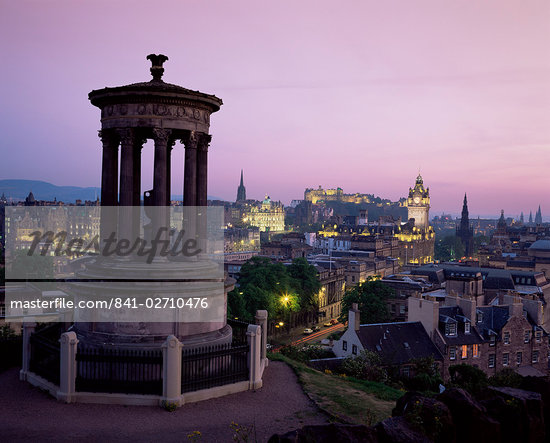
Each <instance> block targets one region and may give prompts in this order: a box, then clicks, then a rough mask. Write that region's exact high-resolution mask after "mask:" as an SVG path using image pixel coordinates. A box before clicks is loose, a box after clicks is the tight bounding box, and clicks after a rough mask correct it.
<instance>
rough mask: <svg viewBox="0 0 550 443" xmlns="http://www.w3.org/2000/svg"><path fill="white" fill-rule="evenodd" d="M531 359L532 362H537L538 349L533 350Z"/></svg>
mask: <svg viewBox="0 0 550 443" xmlns="http://www.w3.org/2000/svg"><path fill="white" fill-rule="evenodd" d="M531 361H532V362H533V363H538V362H539V351H533V356H532V358H531Z"/></svg>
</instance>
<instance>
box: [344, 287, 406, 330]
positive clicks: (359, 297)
mask: <svg viewBox="0 0 550 443" xmlns="http://www.w3.org/2000/svg"><path fill="white" fill-rule="evenodd" d="M394 296H395V291H394V290H393V289H392V288H390V287H389V286H387V285H385V284H384V283H382V282H381V281H379V280H370V281H367V282H366V283H360V284H359V285H357V286H355V287H354V288H352V289H350V290H348V291H346V293H345V294H344V298H343V300H342V314H341V315H340V318H339V320H340V321H341V322H345V321H347V319H348V311H349V310H350V308H351V305H352V304H353V303H357V304H358V308H359V312H360V313H361V323H362V324H368V323H383V322H386V321H389V320H390V313H389V311H388V305H387V301H388V299H390V298H392V297H394Z"/></svg>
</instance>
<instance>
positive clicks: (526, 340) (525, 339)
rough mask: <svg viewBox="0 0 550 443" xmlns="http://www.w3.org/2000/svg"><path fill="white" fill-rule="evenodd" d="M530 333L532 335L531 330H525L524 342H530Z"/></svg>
mask: <svg viewBox="0 0 550 443" xmlns="http://www.w3.org/2000/svg"><path fill="white" fill-rule="evenodd" d="M529 335H530V334H529V331H525V332H524V333H523V342H524V343H529V338H530V337H529Z"/></svg>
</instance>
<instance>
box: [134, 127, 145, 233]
mask: <svg viewBox="0 0 550 443" xmlns="http://www.w3.org/2000/svg"><path fill="white" fill-rule="evenodd" d="M146 141H147V140H146V139H144V138H143V137H142V136H141V135H140V134H138V133H136V134H135V137H134V173H133V178H134V185H133V187H132V189H133V197H132V206H133V207H134V209H133V217H134V219H133V221H134V226H133V233H134V238H137V237H139V236H140V231H141V222H140V218H141V208H140V206H141V150H142V149H143V144H144V143H145V142H146Z"/></svg>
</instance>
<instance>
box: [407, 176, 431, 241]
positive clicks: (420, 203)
mask: <svg viewBox="0 0 550 443" xmlns="http://www.w3.org/2000/svg"><path fill="white" fill-rule="evenodd" d="M407 209H408V217H409V220H410V219H411V218H414V226H415V227H416V228H417V229H419V230H421V231H426V230H427V229H428V226H429V220H430V218H429V213H430V188H424V181H423V180H422V176H421V175H420V174H418V177H416V183H415V185H414V188H409V197H408V198H407Z"/></svg>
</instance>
